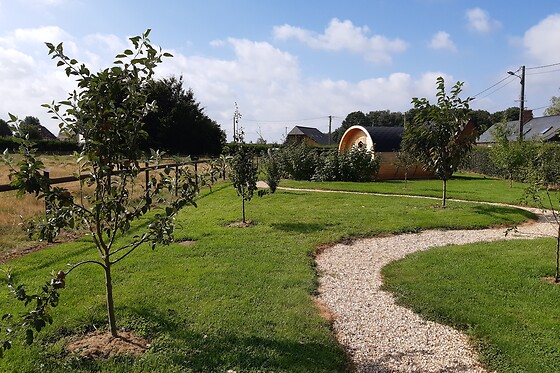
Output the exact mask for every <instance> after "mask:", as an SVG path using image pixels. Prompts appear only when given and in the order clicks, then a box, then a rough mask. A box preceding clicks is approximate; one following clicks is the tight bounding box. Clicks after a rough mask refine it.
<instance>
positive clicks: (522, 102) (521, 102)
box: [519, 65, 525, 141]
mask: <svg viewBox="0 0 560 373" xmlns="http://www.w3.org/2000/svg"><path fill="white" fill-rule="evenodd" d="M524 111H525V65H523V66H521V96H520V100H519V141H523V124H524V123H523V122H524V121H523V113H524Z"/></svg>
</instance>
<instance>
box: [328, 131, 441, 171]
mask: <svg viewBox="0 0 560 373" xmlns="http://www.w3.org/2000/svg"><path fill="white" fill-rule="evenodd" d="M403 132H404V127H363V126H352V127H350V128H348V129H347V130H346V132H344V135H342V139H341V140H340V143H339V145H338V151H339V152H344V151H348V150H350V149H352V148H353V147H357V148H364V147H365V149H368V150H373V151H374V153H375V156H380V157H381V165H380V167H379V172H378V173H377V176H376V179H380V180H391V179H404V177H405V170H404V168H402V167H399V166H398V165H397V154H398V152H399V151H400V149H401V142H402V136H403ZM432 177H434V174H433V173H432V172H429V171H426V170H424V169H423V168H422V165H420V164H414V165H413V166H412V167H411V168H409V170H408V173H407V178H409V179H428V178H432Z"/></svg>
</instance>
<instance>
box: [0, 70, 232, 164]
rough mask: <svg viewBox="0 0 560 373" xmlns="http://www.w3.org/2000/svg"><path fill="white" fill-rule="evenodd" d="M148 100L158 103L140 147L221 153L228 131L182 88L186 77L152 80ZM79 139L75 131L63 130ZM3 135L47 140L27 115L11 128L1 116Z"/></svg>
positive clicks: (149, 116)
mask: <svg viewBox="0 0 560 373" xmlns="http://www.w3.org/2000/svg"><path fill="white" fill-rule="evenodd" d="M143 93H144V94H145V95H146V97H147V100H148V102H154V103H155V108H156V109H155V111H153V112H149V113H148V114H147V115H146V116H145V117H144V127H143V128H142V130H141V132H140V133H139V135H140V137H141V140H140V148H141V149H142V150H144V151H149V150H150V149H159V150H162V151H165V152H167V153H169V154H183V155H195V156H198V155H214V156H215V155H219V154H221V153H222V149H223V147H224V145H225V143H226V134H225V132H224V131H223V130H222V129H221V128H220V125H219V124H218V123H217V122H216V121H214V120H212V119H211V118H210V117H209V116H208V115H206V113H205V112H204V108H203V107H202V105H201V104H200V103H199V102H198V101H197V100H196V99H195V96H194V92H193V91H192V89H188V90H185V89H184V88H183V77H182V76H181V77H179V78H177V77H175V76H170V77H168V78H163V79H159V80H150V81H149V82H148V83H147V84H146V86H145V87H144V92H143ZM64 135H66V136H67V137H68V139H69V140H71V141H77V140H78V139H77V136H76V134H75V133H74V134H73V133H64ZM0 136H3V137H10V136H11V137H16V138H21V139H24V138H27V139H29V140H32V141H36V140H42V139H44V138H45V137H44V130H43V127H42V126H41V122H40V120H39V119H38V118H36V117H33V116H26V117H25V118H24V119H23V120H22V121H21V122H20V124H19V126H17V128H16V127H11V126H10V125H9V124H8V123H7V121H5V120H3V119H0Z"/></svg>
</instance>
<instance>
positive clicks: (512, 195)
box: [280, 173, 560, 207]
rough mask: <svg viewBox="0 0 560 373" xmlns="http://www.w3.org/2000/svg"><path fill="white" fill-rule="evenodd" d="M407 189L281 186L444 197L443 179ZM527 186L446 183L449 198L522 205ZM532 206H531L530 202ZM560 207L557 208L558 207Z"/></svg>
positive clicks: (411, 183)
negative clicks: (442, 195)
mask: <svg viewBox="0 0 560 373" xmlns="http://www.w3.org/2000/svg"><path fill="white" fill-rule="evenodd" d="M406 185H407V186H406V188H405V183H404V181H403V180H378V181H373V182H369V183H347V182H312V181H297V180H282V182H281V183H280V186H281V187H293V188H310V189H324V190H341V191H352V192H366V193H386V194H397V195H403V194H410V195H416V196H426V197H434V198H441V194H442V182H441V180H437V179H436V180H408V182H407V184H406ZM526 188H527V184H524V183H518V182H514V183H513V185H512V187H511V188H510V187H509V181H507V180H502V179H494V178H488V177H486V176H483V175H474V174H461V173H456V174H455V175H454V176H453V177H452V178H451V179H450V180H449V181H448V183H447V198H451V199H453V198H454V199H463V200H467V201H486V202H497V203H507V204H514V205H520V204H522V200H523V195H524V192H525V189H526ZM552 193H553V195H554V196H556V197H555V198H554V201H555V203H556V202H557V201H558V199H560V192H558V191H555V192H552ZM529 205H532V204H531V203H530V204H529ZM556 206H557V207H558V205H556Z"/></svg>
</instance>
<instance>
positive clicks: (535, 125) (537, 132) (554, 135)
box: [477, 115, 560, 144]
mask: <svg viewBox="0 0 560 373" xmlns="http://www.w3.org/2000/svg"><path fill="white" fill-rule="evenodd" d="M495 126H496V124H495V125H493V126H492V127H490V128H489V129H488V130H486V132H484V133H483V134H482V135H480V137H479V138H478V141H477V142H478V143H479V144H480V143H492V142H494V139H493V136H492V131H493V128H494V127H495ZM506 126H507V127H508V128H509V129H510V133H511V134H510V135H509V136H508V139H509V140H510V141H513V140H516V139H517V138H518V137H519V121H517V120H515V121H510V122H507V123H506ZM523 137H524V138H525V139H531V140H543V141H549V140H554V139H558V138H559V137H560V115H551V116H547V117H538V118H533V119H531V120H530V121H528V122H527V123H525V124H524V125H523Z"/></svg>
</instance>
